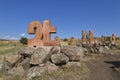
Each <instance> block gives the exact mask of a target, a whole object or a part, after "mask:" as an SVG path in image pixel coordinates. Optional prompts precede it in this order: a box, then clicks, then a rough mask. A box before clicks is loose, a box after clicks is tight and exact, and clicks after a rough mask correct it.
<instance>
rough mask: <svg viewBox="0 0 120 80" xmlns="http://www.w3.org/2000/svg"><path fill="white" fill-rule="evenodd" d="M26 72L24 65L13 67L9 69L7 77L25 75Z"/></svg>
mask: <svg viewBox="0 0 120 80" xmlns="http://www.w3.org/2000/svg"><path fill="white" fill-rule="evenodd" d="M24 74H25V71H24V69H23V67H22V66H19V67H17V68H12V69H10V70H8V72H7V77H13V76H20V77H23V76H24Z"/></svg>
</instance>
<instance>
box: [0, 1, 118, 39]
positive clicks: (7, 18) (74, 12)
mask: <svg viewBox="0 0 120 80" xmlns="http://www.w3.org/2000/svg"><path fill="white" fill-rule="evenodd" d="M36 20H38V21H40V22H43V21H44V20H51V25H53V26H56V27H57V33H56V34H54V35H52V37H54V36H59V37H60V38H65V37H66V38H70V37H71V36H74V37H75V38H81V31H82V30H86V31H89V30H93V31H94V36H101V35H102V34H103V35H106V36H110V35H111V34H112V33H115V34H116V35H117V36H120V32H119V31H120V0H0V38H9V39H18V38H20V37H21V36H25V37H28V38H29V37H31V36H30V35H29V34H28V33H27V27H28V24H29V23H30V22H32V21H36Z"/></svg>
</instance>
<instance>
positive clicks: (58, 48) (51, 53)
mask: <svg viewBox="0 0 120 80" xmlns="http://www.w3.org/2000/svg"><path fill="white" fill-rule="evenodd" d="M55 53H60V47H57V46H54V47H52V48H51V49H50V51H49V53H48V55H47V56H46V59H45V61H44V62H47V61H49V60H50V58H51V55H53V54H55Z"/></svg>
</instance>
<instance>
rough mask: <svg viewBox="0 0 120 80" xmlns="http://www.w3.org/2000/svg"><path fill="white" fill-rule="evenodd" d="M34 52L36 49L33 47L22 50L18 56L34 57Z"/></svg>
mask: <svg viewBox="0 0 120 80" xmlns="http://www.w3.org/2000/svg"><path fill="white" fill-rule="evenodd" d="M34 50H35V49H34V48H32V47H27V48H23V49H20V50H19V51H18V54H19V55H24V56H29V55H32V54H33V52H34Z"/></svg>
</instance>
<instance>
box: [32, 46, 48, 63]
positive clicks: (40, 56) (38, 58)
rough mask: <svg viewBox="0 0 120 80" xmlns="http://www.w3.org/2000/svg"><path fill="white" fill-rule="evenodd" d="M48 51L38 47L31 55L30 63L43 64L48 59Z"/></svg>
mask: <svg viewBox="0 0 120 80" xmlns="http://www.w3.org/2000/svg"><path fill="white" fill-rule="evenodd" d="M46 56H47V53H46V51H45V50H44V49H43V48H38V49H36V50H35V51H34V53H33V55H32V56H31V60H30V64H34V65H36V64H41V63H43V61H44V60H45V59H46Z"/></svg>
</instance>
